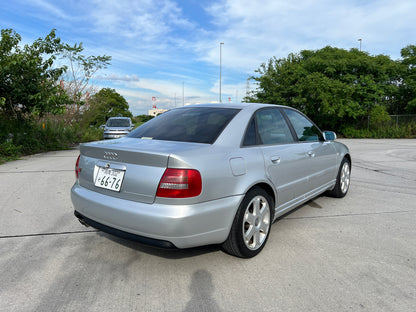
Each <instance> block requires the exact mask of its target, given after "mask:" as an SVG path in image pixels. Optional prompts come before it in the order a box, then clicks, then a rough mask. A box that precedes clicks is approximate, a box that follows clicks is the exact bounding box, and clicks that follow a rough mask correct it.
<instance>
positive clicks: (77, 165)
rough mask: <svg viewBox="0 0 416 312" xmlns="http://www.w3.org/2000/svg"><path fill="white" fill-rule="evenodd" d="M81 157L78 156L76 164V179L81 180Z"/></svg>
mask: <svg viewBox="0 0 416 312" xmlns="http://www.w3.org/2000/svg"><path fill="white" fill-rule="evenodd" d="M80 157H81V155H79V156H78V158H77V162H76V163H75V177H76V178H77V179H79V173H80V172H81V168H80V167H79V158H80Z"/></svg>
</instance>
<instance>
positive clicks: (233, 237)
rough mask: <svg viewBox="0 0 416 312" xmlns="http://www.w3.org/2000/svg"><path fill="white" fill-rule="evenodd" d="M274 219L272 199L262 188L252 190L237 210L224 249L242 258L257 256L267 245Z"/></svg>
mask: <svg viewBox="0 0 416 312" xmlns="http://www.w3.org/2000/svg"><path fill="white" fill-rule="evenodd" d="M273 217H274V203H273V199H272V197H271V196H270V195H269V194H268V193H267V192H266V191H265V190H264V189H262V188H259V187H255V188H253V189H251V190H250V191H249V192H247V194H246V196H245V197H244V199H243V201H242V202H241V204H240V206H239V208H238V210H237V213H236V216H235V218H234V221H233V224H232V227H231V230H230V234H229V235H228V238H227V240H226V241H225V242H224V243H223V245H222V247H223V249H224V250H225V251H226V252H227V253H229V254H231V255H234V256H237V257H240V258H251V257H254V256H256V255H257V254H259V253H260V251H261V250H262V249H263V248H264V246H265V245H266V242H267V239H268V238H269V233H270V228H271V225H272V222H273Z"/></svg>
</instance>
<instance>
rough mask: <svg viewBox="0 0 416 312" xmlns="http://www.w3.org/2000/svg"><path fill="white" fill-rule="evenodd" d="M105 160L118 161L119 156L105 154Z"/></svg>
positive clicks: (113, 153) (111, 153)
mask: <svg viewBox="0 0 416 312" xmlns="http://www.w3.org/2000/svg"><path fill="white" fill-rule="evenodd" d="M104 158H105V159H110V160H117V159H118V154H117V153H115V152H104Z"/></svg>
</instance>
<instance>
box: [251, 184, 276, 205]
mask: <svg viewBox="0 0 416 312" xmlns="http://www.w3.org/2000/svg"><path fill="white" fill-rule="evenodd" d="M254 188H261V189H263V190H264V191H265V192H266V193H267V194H268V195H269V196H270V197H271V199H272V200H273V206H276V202H277V200H276V199H277V195H276V193H275V191H274V189H273V187H272V186H270V184H268V183H266V182H258V183H256V184H254V185H252V186H251V187H250V188H249V189H248V190H247V192H246V194H247V193H248V192H250V191H251V190H252V189H254ZM274 208H276V207H273V209H274Z"/></svg>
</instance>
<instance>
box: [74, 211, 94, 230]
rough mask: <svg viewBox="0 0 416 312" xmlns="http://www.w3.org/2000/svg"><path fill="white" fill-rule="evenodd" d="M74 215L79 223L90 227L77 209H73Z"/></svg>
mask: <svg viewBox="0 0 416 312" xmlns="http://www.w3.org/2000/svg"><path fill="white" fill-rule="evenodd" d="M74 215H75V217H77V219H78V221H79V223H81V224H82V225H83V226H85V227H90V226H89V225H88V223H87V222H85V220H84V218H83V216H82V215H81V214H80V213H79V212H78V211H74Z"/></svg>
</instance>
